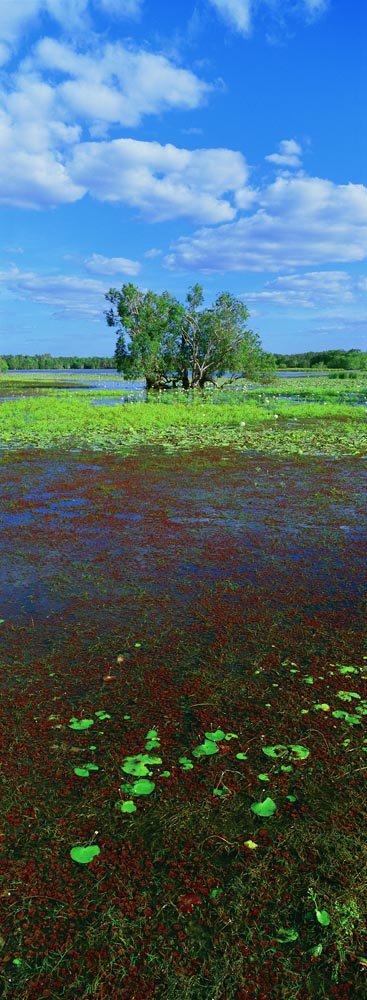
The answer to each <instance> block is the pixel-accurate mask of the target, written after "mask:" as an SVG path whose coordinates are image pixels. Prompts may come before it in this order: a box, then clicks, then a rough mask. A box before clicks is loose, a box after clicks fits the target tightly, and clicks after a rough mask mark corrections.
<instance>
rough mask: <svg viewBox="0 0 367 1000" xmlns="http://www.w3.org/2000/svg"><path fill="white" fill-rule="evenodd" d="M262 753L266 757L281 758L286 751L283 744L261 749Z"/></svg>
mask: <svg viewBox="0 0 367 1000" xmlns="http://www.w3.org/2000/svg"><path fill="white" fill-rule="evenodd" d="M261 749H262V752H263V753H264V754H265V755H266V757H281V756H282V755H283V754H284V752H286V751H287V747H285V746H284V744H283V743H276V744H275V746H273V747H262V748H261Z"/></svg>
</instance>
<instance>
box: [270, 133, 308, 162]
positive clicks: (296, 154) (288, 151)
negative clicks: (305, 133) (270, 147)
mask: <svg viewBox="0 0 367 1000" xmlns="http://www.w3.org/2000/svg"><path fill="white" fill-rule="evenodd" d="M278 149H279V152H278V153H270V154H269V156H266V157H265V159H266V160H269V162H270V163H275V165H276V166H278V167H300V166H301V162H302V161H301V154H302V147H301V146H300V145H299V144H298V142H296V141H295V139H282V141H281V142H280V143H279V147H278Z"/></svg>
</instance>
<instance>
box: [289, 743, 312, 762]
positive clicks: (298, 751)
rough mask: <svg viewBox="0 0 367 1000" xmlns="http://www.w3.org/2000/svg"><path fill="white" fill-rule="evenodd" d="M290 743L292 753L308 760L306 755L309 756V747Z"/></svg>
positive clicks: (300, 758)
mask: <svg viewBox="0 0 367 1000" xmlns="http://www.w3.org/2000/svg"><path fill="white" fill-rule="evenodd" d="M289 745H290V749H291V750H292V753H294V754H295V755H296V757H298V758H299V760H306V757H309V755H310V751H309V750H308V749H307V747H302V746H300V745H299V744H298V743H290V744H289Z"/></svg>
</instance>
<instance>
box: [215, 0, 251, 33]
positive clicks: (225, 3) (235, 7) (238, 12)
mask: <svg viewBox="0 0 367 1000" xmlns="http://www.w3.org/2000/svg"><path fill="white" fill-rule="evenodd" d="M209 2H210V3H211V4H212V6H213V7H215V9H216V10H217V11H218V14H220V15H221V17H223V18H224V20H225V21H227V23H228V24H229V25H230V27H231V28H234V30H235V31H238V32H239V33H240V34H241V35H248V33H249V31H250V22H251V7H252V3H251V0H209Z"/></svg>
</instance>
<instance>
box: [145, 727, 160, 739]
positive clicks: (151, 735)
mask: <svg viewBox="0 0 367 1000" xmlns="http://www.w3.org/2000/svg"><path fill="white" fill-rule="evenodd" d="M157 736H158V732H157V730H156V729H149V732H148V733H147V735H146V739H147V740H156V739H157Z"/></svg>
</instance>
